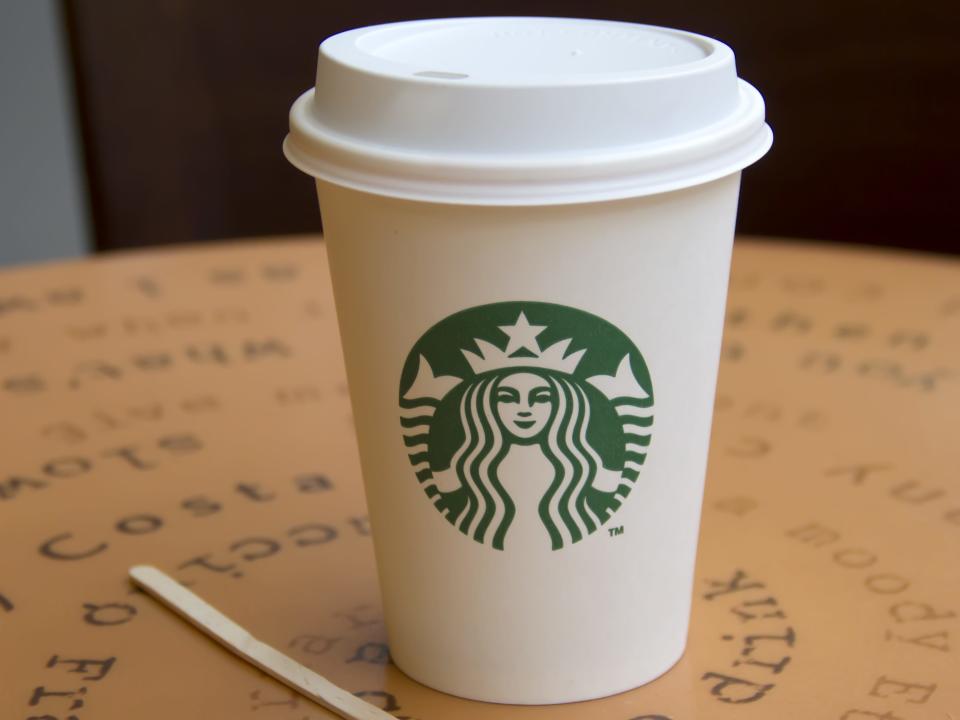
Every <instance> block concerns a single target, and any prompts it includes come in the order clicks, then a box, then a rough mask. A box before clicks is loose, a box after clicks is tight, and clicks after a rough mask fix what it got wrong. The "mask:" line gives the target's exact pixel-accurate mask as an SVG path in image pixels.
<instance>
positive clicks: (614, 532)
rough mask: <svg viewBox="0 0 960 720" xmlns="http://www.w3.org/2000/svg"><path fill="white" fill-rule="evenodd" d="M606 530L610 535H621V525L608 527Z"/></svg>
mask: <svg viewBox="0 0 960 720" xmlns="http://www.w3.org/2000/svg"><path fill="white" fill-rule="evenodd" d="M607 532H608V533H610V537H616V536H617V535H623V525H621V526H620V527H615V528H608V529H607Z"/></svg>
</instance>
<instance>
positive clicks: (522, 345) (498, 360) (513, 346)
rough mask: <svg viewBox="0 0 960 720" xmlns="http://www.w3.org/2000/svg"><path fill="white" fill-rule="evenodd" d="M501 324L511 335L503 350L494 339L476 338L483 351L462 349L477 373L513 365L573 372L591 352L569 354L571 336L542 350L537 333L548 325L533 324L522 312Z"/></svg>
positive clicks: (583, 351) (476, 342)
mask: <svg viewBox="0 0 960 720" xmlns="http://www.w3.org/2000/svg"><path fill="white" fill-rule="evenodd" d="M499 328H500V330H502V331H503V333H504V334H505V335H507V336H508V337H509V338H510V340H509V341H508V342H507V347H506V349H504V350H501V349H500V348H498V347H497V346H496V345H494V344H493V343H491V342H487V341H486V340H481V339H480V338H474V339H473V342H474V343H475V344H476V346H477V349H478V350H479V351H480V354H479V355H478V354H477V353H474V352H471V351H470V350H461V351H460V352H462V353H463V356H464V357H465V358H466V359H467V362H468V363H470V367H471V368H472V369H473V371H474V372H475V373H482V372H487V371H489V370H501V369H503V368H510V367H535V368H544V369H547V370H557V371H559V372H563V373H567V374H572V373H573V372H574V371H575V370H576V369H577V365H578V364H579V363H580V360H581V359H582V358H583V355H584V353H586V352H587V351H586V350H585V349H584V350H577V351H576V352H573V353H570V354H569V355H567V354H566V353H567V348H568V347H570V342H571V339H570V338H567V339H566V340H560V341H558V342H555V343H554V344H553V345H551V346H550V347H548V348H546V349H544V350H541V349H540V344H539V343H538V342H537V335H539V334H540V333H542V332H543V331H544V330H546V328H547V326H546V325H531V324H530V322H529V321H528V320H527V316H526V315H524V314H523V313H522V312H521V313H520V315H519V316H518V317H517V321H516V322H515V323H514V324H513V325H500V326H499Z"/></svg>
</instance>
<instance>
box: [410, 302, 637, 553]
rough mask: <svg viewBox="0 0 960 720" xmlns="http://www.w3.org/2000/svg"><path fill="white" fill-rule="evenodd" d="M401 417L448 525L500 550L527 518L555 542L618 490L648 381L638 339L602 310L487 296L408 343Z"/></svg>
mask: <svg viewBox="0 0 960 720" xmlns="http://www.w3.org/2000/svg"><path fill="white" fill-rule="evenodd" d="M400 424H401V426H402V432H403V442H404V444H405V445H406V448H407V452H408V453H409V457H410V463H411V465H412V466H413V472H414V474H415V476H416V479H417V481H418V482H419V483H420V486H421V487H422V488H423V490H424V492H425V493H426V495H427V497H428V498H430V500H431V502H432V503H433V505H434V506H435V507H436V508H437V510H438V511H439V512H440V513H441V514H442V515H443V516H444V517H445V518H446V519H447V521H448V522H449V523H450V524H451V525H453V526H454V527H455V528H457V529H458V530H459V531H460V532H462V533H463V534H465V535H467V536H468V537H470V538H473V539H474V540H476V541H477V542H479V543H483V544H486V545H491V546H493V547H494V548H496V549H497V550H503V549H505V548H508V547H510V544H511V529H512V528H514V527H516V526H519V525H522V524H524V523H526V524H527V525H526V526H527V527H530V525H529V523H530V522H535V523H536V524H537V526H538V527H542V533H543V539H544V543H546V542H547V541H549V544H550V547H552V548H553V549H554V550H559V549H560V548H563V547H566V546H568V545H571V544H573V543H576V542H579V541H580V540H582V539H583V538H585V537H586V536H587V535H589V534H590V533H593V532H595V531H596V530H598V529H599V528H600V527H601V526H602V525H603V524H604V523H606V522H607V520H609V519H610V517H611V516H612V515H613V514H614V513H615V512H616V511H617V510H618V509H619V507H620V505H621V504H622V503H623V501H624V500H625V499H626V497H627V496H628V495H629V494H630V490H631V489H632V488H633V484H634V483H635V482H636V480H637V478H638V476H639V473H640V470H641V466H642V465H643V463H644V460H645V459H646V456H647V448H648V446H649V445H650V436H651V435H650V433H651V427H652V425H653V387H652V385H651V382H650V374H649V372H648V370H647V366H646V363H645V362H644V360H643V356H642V355H641V354H640V351H639V350H637V348H636V347H635V346H634V344H633V343H632V342H631V341H630V339H629V338H628V337H627V336H626V335H624V334H623V333H622V332H621V331H620V330H618V329H617V328H616V327H614V326H613V325H611V324H610V323H608V322H607V321H606V320H603V319H602V318H599V317H597V316H595V315H591V314H589V313H586V312H583V311H581V310H576V309H574V308H570V307H564V306H562V305H553V304H549V303H540V302H504V303H496V304H493V305H483V306H480V307H475V308H471V309H469V310H464V311H462V312H458V313H456V314H454V315H451V316H450V317H448V318H446V319H444V320H441V321H440V322H439V323H437V324H436V325H434V326H433V327H432V328H430V329H429V330H428V331H427V332H426V333H424V335H423V337H421V338H420V340H418V341H417V343H416V345H414V346H413V349H412V350H411V351H410V354H409V356H408V357H407V361H406V364H405V365H404V368H403V374H402V376H401V379H400ZM531 493H532V494H531ZM521 495H523V497H525V498H527V501H526V502H519V501H518V498H519V497H520V496H521ZM531 497H532V498H533V500H532V501H531V500H530V499H529V498H531ZM536 532H537V533H539V532H540V531H539V530H536ZM524 537H526V536H524Z"/></svg>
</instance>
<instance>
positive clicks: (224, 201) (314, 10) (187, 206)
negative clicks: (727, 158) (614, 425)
mask: <svg viewBox="0 0 960 720" xmlns="http://www.w3.org/2000/svg"><path fill="white" fill-rule="evenodd" d="M65 8H66V13H65V16H66V19H67V25H68V32H69V37H70V44H71V53H72V58H73V66H74V70H75V74H76V81H77V82H76V87H77V95H78V97H77V100H78V105H79V108H80V116H81V124H82V133H83V140H84V148H85V161H86V167H87V172H88V175H89V180H90V188H91V198H92V200H91V202H92V205H93V208H92V210H93V213H92V214H93V219H94V229H95V237H96V244H97V247H98V249H111V248H118V247H127V246H139V245H153V244H166V243H176V242H196V241H201V240H212V239H220V238H235V237H246V236H254V235H264V234H279V233H299V232H316V231H318V230H320V219H319V217H318V213H317V208H316V199H315V196H314V191H313V183H312V182H311V180H310V179H309V178H308V177H306V176H304V175H301V174H300V173H299V172H298V171H296V170H294V169H293V168H292V167H291V166H290V165H289V164H288V163H287V162H286V161H285V160H284V158H283V155H282V153H281V151H280V143H281V141H282V139H283V136H284V135H285V133H286V128H287V110H288V109H289V107H290V104H291V102H292V101H293V100H294V98H296V97H297V96H298V95H299V94H300V93H301V92H303V91H304V90H306V89H307V88H309V87H310V85H311V84H312V83H313V75H314V69H315V66H316V52H317V45H318V44H319V43H320V41H321V40H323V39H324V38H325V37H327V36H329V35H331V34H334V33H337V32H340V31H342V30H347V29H350V28H354V27H358V26H361V25H370V24H375V23H381V22H391V21H397V20H408V19H417V18H427V17H447V16H464V15H553V16H573V17H597V18H609V19H616V20H626V21H631V22H641V23H648V24H655V25H666V26H672V27H678V28H682V29H685V30H691V31H694V32H698V33H702V34H705V35H709V36H712V37H716V38H718V39H720V40H723V41H724V42H726V43H727V44H729V45H730V46H731V47H733V49H734V51H735V52H736V55H737V65H738V68H739V73H740V75H741V77H743V78H745V79H746V80H747V81H748V82H750V83H751V84H753V85H754V86H756V87H757V88H758V89H759V90H760V91H761V92H762V93H763V94H764V96H765V98H766V101H767V117H768V121H769V123H770V125H771V126H772V127H773V130H774V146H773V149H772V151H771V152H770V154H769V155H768V156H767V157H766V158H764V159H763V160H762V161H760V163H758V164H757V165H755V166H753V167H752V168H750V169H749V170H747V171H746V172H745V174H744V181H743V192H742V200H741V207H740V221H739V226H738V229H739V231H740V232H743V233H754V234H765V235H780V236H788V237H800V238H815V239H821V240H834V241H840V242H852V243H869V244H875V245H887V246H901V247H912V248H918V249H925V250H932V251H938V252H958V251H960V220H958V212H957V209H956V208H955V207H954V206H955V204H956V203H957V200H956V198H957V194H958V190H960V183H958V180H957V175H958V168H960V132H958V130H960V128H958V121H960V90H958V88H960V64H958V61H957V50H958V48H957V42H956V27H957V21H958V20H960V12H958V10H957V9H956V8H957V6H956V4H955V3H952V2H951V3H948V2H943V1H936V2H922V1H921V0H915V1H913V2H882V1H881V2H869V3H868V2H842V1H838V2H825V1H824V0H814V1H813V2H806V3H777V2H769V0H768V1H765V2H761V1H760V0H728V1H727V2H722V3H721V2H716V1H713V2H711V1H710V0H661V1H660V2H646V1H643V0H639V1H638V0H634V1H633V2H621V1H619V0H600V1H599V2H593V3H587V2H582V1H581V2H575V1H560V0H554V1H553V2H535V1H529V0H517V1H515V2H486V3H484V2H471V1H470V0H461V1H460V2H458V3H457V4H455V5H451V4H447V3H441V2H437V1H430V0H411V1H408V2H406V3H404V4H403V5H387V4H385V3H383V2H379V1H374V2H367V3H360V2H355V3H350V2H339V3H337V4H327V3H323V2H316V1H313V2H307V1H306V0H274V1H273V2H269V3H267V2H243V1H241V0H232V1H231V2H227V0H155V1H154V2H131V1H130V0H97V1H93V0H65Z"/></svg>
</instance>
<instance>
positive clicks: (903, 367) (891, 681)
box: [0, 239, 960, 720]
mask: <svg viewBox="0 0 960 720" xmlns="http://www.w3.org/2000/svg"><path fill="white" fill-rule="evenodd" d="M725 337H726V339H725V346H724V352H723V365H722V369H721V379H720V388H719V392H718V397H717V405H716V422H715V427H714V433H713V446H712V454H711V462H710V470H709V478H708V483H707V497H706V501H705V507H704V521H703V533H702V540H701V546H700V555H699V560H698V567H697V586H696V588H697V589H696V599H695V602H694V610H693V622H692V627H691V639H690V645H689V649H688V652H687V654H686V656H685V657H684V659H683V660H682V661H681V662H680V663H679V664H678V665H677V666H676V667H675V668H674V669H673V670H671V671H670V672H669V673H668V674H667V675H666V676H664V677H663V678H661V679H659V680H657V681H655V682H653V683H651V684H650V685H647V686H645V687H643V688H640V689H638V690H635V691H633V692H629V693H625V694H622V695H618V696H614V697H611V698H607V699H604V700H598V701H594V702H590V703H580V704H576V705H568V706H555V707H533V708H519V707H508V706H496V705H485V704H483V703H476V702H470V701H465V700H459V699H457V698H454V697H450V696H447V695H443V694H441V693H437V692H434V691H432V690H429V689H427V688H424V687H422V686H420V685H418V684H416V683H415V682H413V681H411V680H409V679H407V678H406V677H405V676H404V675H403V674H402V673H401V672H399V671H398V670H397V669H396V668H394V667H393V666H392V665H391V664H390V662H389V654H388V650H387V647H386V644H385V642H386V638H385V634H384V629H383V626H382V623H381V619H380V613H379V607H378V595H377V587H376V581H375V576H374V568H373V557H372V552H371V544H370V539H369V533H368V527H367V522H366V517H365V510H364V504H363V498H362V492H361V488H360V481H359V471H358V464H357V458H356V450H355V447H354V441H353V436H352V425H351V419H350V407H349V402H348V399H347V396H346V389H345V384H344V379H343V368H342V360H341V356H340V349H339V343H338V339H337V333H336V324H335V318H334V310H333V305H332V299H331V295H330V288H329V283H328V278H327V268H326V256H325V252H324V247H323V244H322V243H321V242H318V241H317V239H303V240H296V241H291V240H272V241H265V242H261V243H250V244H237V245H232V246H225V247H216V248H202V249H187V250H174V251H164V252H142V253H131V254H124V255H115V256H109V257H104V258H97V259H93V260H89V261H83V262H76V263H67V264H58V265H49V266H43V267H34V268H25V269H19V270H8V271H4V272H2V273H0V438H2V450H3V452H2V455H0V543H2V548H3V551H2V553H0V648H2V650H0V711H2V712H0V716H2V717H3V718H8V717H9V718H14V719H17V718H44V719H45V720H46V719H47V718H56V719H57V720H65V719H66V718H75V719H76V720H104V719H106V720H110V719H112V718H117V719H120V718H141V719H144V720H149V719H151V718H158V719H159V718H171V717H184V718H194V717H196V718H201V717H204V718H220V717H222V718H251V720H303V719H306V718H311V719H312V718H326V717H330V715H329V713H327V712H326V711H325V710H323V709H322V708H319V707H317V706H315V705H313V704H311V703H310V702H308V701H307V700H304V699H301V698H299V697H297V696H295V695H294V694H293V693H292V692H291V691H289V690H287V689H286V688H284V687H283V686H281V685H279V684H278V683H276V682H274V681H272V680H271V679H269V678H267V677H265V676H264V675H262V674H261V673H260V672H258V671H257V670H255V669H253V668H251V667H249V666H247V665H246V664H244V663H242V662H240V661H239V660H236V659H235V658H234V657H233V656H231V655H230V654H229V653H227V652H226V651H225V650H223V649H221V648H220V647H219V646H217V645H215V644H214V643H212V642H211V641H209V640H207V639H206V638H205V637H203V636H202V635H200V634H199V633H198V632H196V631H195V630H193V629H192V628H190V627H189V626H188V625H186V624H185V623H183V622H182V621H181V620H179V619H177V618H176V617H175V616H174V615H172V614H171V613H169V612H167V611H166V610H163V609H161V608H160V607H159V606H158V605H156V604H155V603H154V601H152V600H150V599H149V598H147V597H146V596H144V595H142V594H140V593H138V592H136V591H134V590H132V588H131V587H130V585H129V584H128V582H127V580H126V569H127V568H128V567H129V566H130V565H132V564H135V563H142V562H149V563H154V564H156V565H158V566H160V567H162V568H164V569H165V570H167V571H168V572H170V573H171V574H173V575H174V576H175V577H177V578H178V579H180V580H181V581H182V582H184V583H185V584H188V585H190V586H191V587H192V588H193V589H194V590H195V591H196V592H198V593H199V594H201V595H202V596H203V597H205V598H207V599H208V600H210V601H211V602H213V603H214V604H216V605H217V606H219V607H220V608H222V609H223V610H224V611H225V612H227V613H228V614H229V615H231V616H233V617H234V618H235V619H237V620H238V621H239V622H241V623H242V624H244V625H245V626H247V627H248V628H249V629H250V630H251V631H252V632H253V633H254V634H255V635H257V636H258V637H260V638H261V639H263V640H265V641H267V642H269V643H271V644H273V645H275V646H276V647H278V648H280V649H282V650H284V651H285V652H287V653H289V654H291V655H292V656H293V657H295V658H296V659H297V660H299V661H300V662H303V663H305V664H306V665H309V666H310V667H312V668H314V669H316V670H318V671H319V672H321V673H323V674H325V675H327V676H328V677H330V679H332V680H333V681H334V682H337V683H339V684H341V685H343V686H345V687H347V688H349V689H350V690H352V691H354V692H356V693H358V694H359V695H361V696H363V697H365V698H367V699H368V700H369V701H371V702H373V703H375V704H378V705H379V706H381V707H384V708H386V709H388V710H389V711H391V712H392V713H394V714H395V715H397V717H408V718H417V719H419V720H448V719H450V718H470V719H473V718H479V719H481V720H483V719H486V718H520V719H521V720H522V719H523V718H557V719H559V718H591V719H592V718H598V719H599V720H605V719H607V718H609V719H611V720H613V719H616V720H689V719H706V720H724V719H726V718H731V719H736V720H753V719H755V718H762V719H764V720H769V719H770V718H778V719H779V718H783V719H796V720H801V719H802V720H810V719H811V718H818V719H819V718H824V719H827V720H872V719H885V720H897V719H899V720H949V719H950V718H954V720H957V719H960V661H958V656H957V652H958V651H957V648H956V645H957V644H958V642H960V640H958V637H957V633H958V626H960V619H958V615H957V613H958V612H960V563H958V558H960V552H958V551H960V475H958V472H957V468H960V442H958V440H957V430H958V427H960V422H958V420H960V410H958V408H960V263H957V262H956V261H952V260H948V259H942V258H931V257H923V256H916V255H910V254H906V253H885V252H877V251H869V250H848V249H836V248H830V247H826V246H817V245H805V244H787V243H781V242H757V241H745V240H740V241H738V246H737V250H736V252H735V261H734V270H733V276H732V281H731V293H730V301H729V308H728V321H727V329H726V336H725ZM615 541H616V540H615V538H611V542H615ZM650 591H651V592H656V591H657V589H656V587H651V588H650ZM598 607H600V608H602V598H598Z"/></svg>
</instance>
